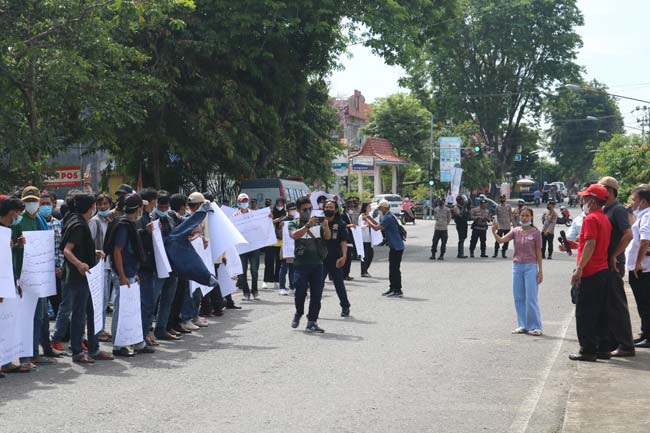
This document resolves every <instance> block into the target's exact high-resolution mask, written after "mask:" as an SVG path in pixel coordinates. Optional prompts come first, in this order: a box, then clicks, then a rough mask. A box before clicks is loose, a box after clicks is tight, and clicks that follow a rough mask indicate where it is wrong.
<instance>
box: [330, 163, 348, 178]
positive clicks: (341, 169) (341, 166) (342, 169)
mask: <svg viewBox="0 0 650 433" xmlns="http://www.w3.org/2000/svg"><path fill="white" fill-rule="evenodd" d="M332 171H333V172H334V174H335V175H336V176H347V175H348V163H347V162H336V161H335V162H333V163H332Z"/></svg>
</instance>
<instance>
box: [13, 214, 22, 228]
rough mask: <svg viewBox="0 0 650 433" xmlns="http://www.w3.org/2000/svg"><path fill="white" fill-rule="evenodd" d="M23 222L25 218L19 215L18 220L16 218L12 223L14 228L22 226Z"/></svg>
mask: <svg viewBox="0 0 650 433" xmlns="http://www.w3.org/2000/svg"><path fill="white" fill-rule="evenodd" d="M22 220H23V216H22V215H18V218H16V219H15V220H14V221H13V222H12V223H11V225H12V226H17V225H18V224H20V222H21V221H22Z"/></svg>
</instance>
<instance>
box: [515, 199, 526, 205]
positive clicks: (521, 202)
mask: <svg viewBox="0 0 650 433" xmlns="http://www.w3.org/2000/svg"><path fill="white" fill-rule="evenodd" d="M517 204H519V205H523V204H526V202H525V201H524V199H521V198H520V199H519V200H517Z"/></svg>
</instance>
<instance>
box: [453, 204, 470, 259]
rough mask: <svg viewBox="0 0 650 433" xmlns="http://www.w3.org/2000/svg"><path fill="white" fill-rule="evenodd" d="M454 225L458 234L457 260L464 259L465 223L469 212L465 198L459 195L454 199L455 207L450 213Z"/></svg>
mask: <svg viewBox="0 0 650 433" xmlns="http://www.w3.org/2000/svg"><path fill="white" fill-rule="evenodd" d="M452 217H453V218H454V223H456V231H457V232H458V254H457V255H456V257H457V258H459V259H466V258H467V256H466V255H465V239H467V221H468V220H469V210H468V208H467V205H466V203H465V196H463V195H459V196H457V197H456V206H454V212H453V213H452Z"/></svg>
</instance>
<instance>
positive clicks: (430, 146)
mask: <svg viewBox="0 0 650 433" xmlns="http://www.w3.org/2000/svg"><path fill="white" fill-rule="evenodd" d="M434 120H435V117H434V115H433V114H431V128H430V131H429V176H432V175H433V122H434ZM430 179H432V177H430ZM432 212H433V185H432V184H431V181H429V219H431V218H432V215H433V214H432Z"/></svg>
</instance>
